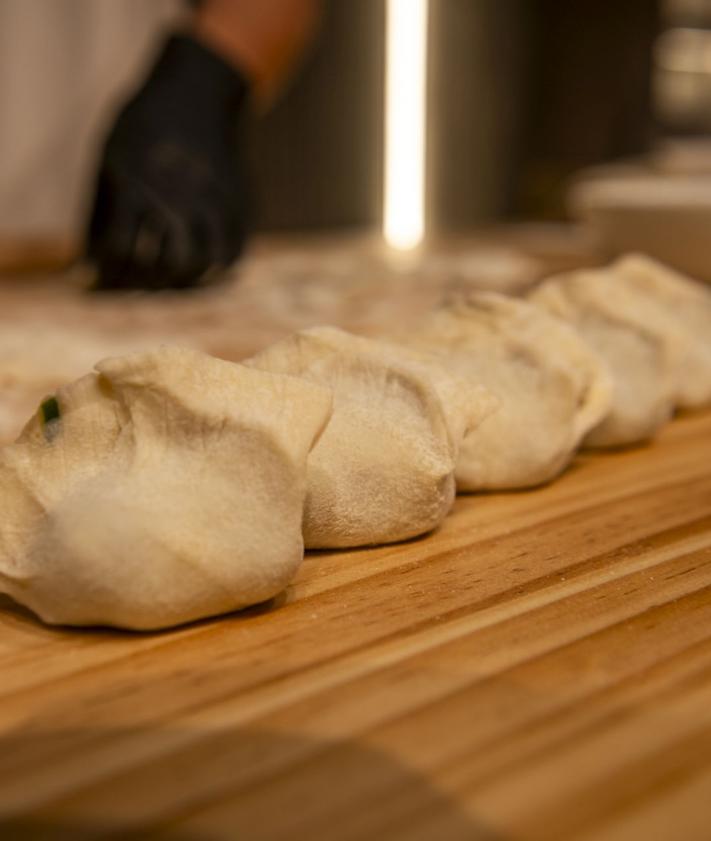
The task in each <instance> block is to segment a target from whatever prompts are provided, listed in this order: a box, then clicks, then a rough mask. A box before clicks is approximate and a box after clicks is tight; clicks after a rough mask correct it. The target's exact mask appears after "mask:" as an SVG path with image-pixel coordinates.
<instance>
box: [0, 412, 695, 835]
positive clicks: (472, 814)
mask: <svg viewBox="0 0 711 841" xmlns="http://www.w3.org/2000/svg"><path fill="white" fill-rule="evenodd" d="M278 602H279V603H278V604H274V605H270V606H266V607H264V608H260V609H255V610H251V611H247V612H246V613H243V614H239V615H233V616H229V617H226V618H223V619H218V620H214V621H208V622H203V623H199V624H196V625H192V626H189V627H185V628H182V629H179V630H176V631H173V632H168V633H161V634H150V635H137V634H128V633H119V632H113V631H69V630H56V629H51V628H47V627H43V626H42V625H41V624H39V623H38V622H37V621H35V620H34V619H33V618H32V617H31V616H30V615H29V614H27V613H26V612H24V611H23V610H21V609H19V608H16V607H14V606H13V605H12V604H11V603H10V602H9V600H2V601H0V815H1V816H2V817H0V837H2V838H3V839H5V838H8V839H13V841H14V839H20V838H42V839H46V838H55V837H56V838H60V837H61V838H66V839H72V841H73V839H85V838H104V837H115V838H117V839H118V838H120V839H136V838H161V839H162V838H166V839H175V841H182V840H183V839H184V841H193V840H194V841H197V840H198V839H200V840H201V841H202V839H213V838H215V839H218V838H219V839H237V838H239V839H242V838H244V839H249V841H266V839H268V840H269V841H275V839H308V840H309V841H320V840H321V839H323V841H335V839H338V841H342V839H343V840H345V839H349V840H350V839H388V841H393V839H396V840H398V841H399V840H400V839H407V840H408V841H411V839H416V840H419V841H424V840H425V839H427V841H429V840H430V839H437V840H438V841H440V840H441V841H453V839H468V841H478V840H479V839H481V841H504V839H516V841H519V839H521V841H523V839H525V841H529V840H530V841H569V840H570V839H585V841H593V839H595V840H596V841H603V839H604V841H618V839H619V841H623V839H624V841H636V839H644V841H672V840H673V841H676V840H677V839H684V841H694V840H695V839H698V840H699V841H702V840H703V841H706V839H708V838H709V831H710V830H709V817H710V816H711V808H710V807H709V803H710V802H711V414H710V413H705V414H698V415H690V416H687V417H683V418H680V419H677V420H675V421H674V422H673V423H672V424H670V425H669V426H668V427H667V428H666V429H665V430H664V432H663V434H662V435H661V437H660V439H659V440H658V441H657V442H655V443H654V444H653V445H651V446H648V447H645V448H641V449H636V450H629V451H626V452H619V453H612V454H606V455H594V456H593V455H584V456H581V457H579V458H578V460H577V461H576V462H575V464H574V465H573V467H572V469H570V470H569V471H568V472H567V473H566V474H565V476H563V477H562V478H561V479H560V480H559V481H557V482H554V483H553V484H551V485H549V486H547V487H544V488H541V489H538V490H535V491H530V492H522V493H512V494H501V495H489V496H474V497H466V498H459V499H458V500H457V503H456V506H455V508H454V512H453V514H452V516H450V517H449V518H448V520H447V521H446V522H445V524H444V526H443V527H442V528H441V529H440V530H439V531H438V532H436V533H435V534H432V535H430V536H428V537H426V538H424V539H421V540H417V541H413V542H409V543H405V544H401V545H396V546H390V547H383V548H378V549H372V550H364V551H349V552H338V553H314V554H312V555H310V556H309V557H307V559H306V561H305V563H304V565H303V568H302V570H301V573H300V574H299V576H298V579H297V581H296V582H295V584H294V585H293V586H292V587H291V588H290V590H289V591H288V593H287V594H285V596H284V597H283V598H282V599H279V600H278Z"/></svg>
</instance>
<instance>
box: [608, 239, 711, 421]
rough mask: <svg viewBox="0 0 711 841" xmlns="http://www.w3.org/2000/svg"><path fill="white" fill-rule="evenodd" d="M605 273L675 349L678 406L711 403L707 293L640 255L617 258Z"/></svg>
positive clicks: (710, 304)
mask: <svg viewBox="0 0 711 841" xmlns="http://www.w3.org/2000/svg"><path fill="white" fill-rule="evenodd" d="M609 271H610V272H611V273H612V274H613V275H614V276H615V278H616V280H617V282H618V283H621V284H623V285H624V287H625V288H626V289H627V290H629V291H630V292H632V293H634V294H637V295H639V298H640V300H644V302H645V312H647V313H648V320H647V323H648V325H650V326H652V327H653V328H655V329H658V330H659V331H660V332H662V333H663V334H665V335H666V336H667V337H668V339H669V341H670V342H672V343H673V344H674V345H675V346H676V365H675V367H674V371H673V373H672V377H673V379H674V380H675V400H676V403H677V405H678V406H679V407H680V408H682V409H696V408H699V407H701V406H706V405H708V404H709V403H711V291H709V289H708V288H706V287H704V286H702V284H700V283H697V282H695V281H693V280H691V279H690V278H688V277H685V276H684V275H682V274H679V272H676V271H674V270H673V269H670V268H668V267H667V266H665V265H663V264H662V263H659V262H658V261H657V260H653V259H652V258H651V257H645V256H644V255H642V254H628V255H626V256H625V257H621V258H620V259H618V260H616V261H615V262H614V263H613V264H612V265H611V266H610V267H609ZM651 309H653V310H654V313H653V314H650V313H649V311H650V310H651Z"/></svg>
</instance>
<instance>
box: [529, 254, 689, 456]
mask: <svg viewBox="0 0 711 841" xmlns="http://www.w3.org/2000/svg"><path fill="white" fill-rule="evenodd" d="M530 300H531V301H532V302H533V303H534V304H536V305H537V306H540V307H542V308H544V309H546V310H548V311H549V312H552V313H554V314H555V315H557V316H559V317H561V318H564V319H565V320H566V321H568V322H569V323H570V324H572V325H573V326H574V327H575V329H576V330H577V331H578V333H579V334H580V335H581V336H582V337H583V338H584V339H585V341H586V342H588V343H589V344H590V345H591V346H592V347H593V348H594V349H595V350H596V351H597V352H598V353H599V354H600V356H601V357H603V359H604V360H605V362H606V363H607V366H608V368H609V370H610V372H611V373H612V377H613V381H614V390H613V399H612V406H611V409H610V412H609V413H608V414H607V415H606V417H605V418H604V419H603V420H602V422H601V423H600V424H598V425H597V426H596V427H595V428H594V429H592V430H591V431H590V432H589V433H588V435H587V436H586V437H585V440H584V444H585V445H587V446H591V447H614V446H623V445H628V444H635V443H639V442H641V441H645V440H647V439H648V438H651V437H652V436H653V435H654V434H655V432H657V430H658V429H659V428H660V427H661V426H662V425H663V424H664V423H665V422H666V421H667V420H669V418H670V417H671V415H672V412H673V409H674V404H675V397H676V391H677V389H676V384H675V381H674V372H675V371H676V370H678V360H679V356H678V347H677V346H676V344H675V343H674V342H673V341H672V340H671V338H670V336H669V335H668V333H667V332H665V331H663V330H660V329H659V324H658V323H656V322H657V321H658V319H657V313H655V312H654V308H653V307H651V306H649V305H648V303H647V302H646V301H645V300H643V299H641V298H640V296H639V295H638V294H637V295H635V294H632V293H631V292H630V290H629V289H626V288H625V286H624V284H621V283H619V282H618V279H617V278H616V277H614V275H612V273H610V272H608V271H606V270H604V269H586V270H580V271H575V272H571V273H570V274H566V275H560V276H557V277H553V278H550V279H549V280H547V281H545V282H544V283H543V284H542V285H541V286H539V287H538V288H537V289H535V290H534V291H533V292H532V293H531V295H530Z"/></svg>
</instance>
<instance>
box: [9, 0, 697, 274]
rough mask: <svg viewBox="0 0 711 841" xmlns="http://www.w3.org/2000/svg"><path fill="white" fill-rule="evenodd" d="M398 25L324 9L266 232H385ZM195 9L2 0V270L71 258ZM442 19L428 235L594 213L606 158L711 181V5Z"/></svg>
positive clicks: (284, 106)
mask: <svg viewBox="0 0 711 841" xmlns="http://www.w3.org/2000/svg"><path fill="white" fill-rule="evenodd" d="M385 12H386V4H385V0H357V2H352V0H326V2H325V4H324V15H323V20H322V24H321V28H320V32H319V35H318V37H317V39H316V40H315V42H314V44H313V46H312V48H311V49H310V50H309V51H308V52H307V54H306V56H305V58H304V60H303V61H302V63H301V66H300V67H299V68H298V70H297V72H296V73H295V75H294V76H293V78H292V79H291V81H290V83H289V85H288V86H287V88H286V89H285V90H284V91H283V92H282V93H281V95H280V97H279V99H278V100H277V101H276V103H275V104H274V105H273V107H272V108H271V109H270V110H269V111H267V112H266V113H263V114H260V115H258V116H257V117H256V118H255V119H254V121H253V125H252V126H251V128H250V145H249V149H250V152H249V154H250V157H251V162H252V173H253V181H254V194H255V197H256V219H255V223H256V229H257V230H258V231H261V232H275V231H279V232H303V231H310V232H313V231H321V232H330V231H346V230H348V231H350V230H379V229H380V227H381V225H382V215H383V210H382V207H383V183H384V155H383V132H384V75H385ZM182 14H184V4H183V3H181V2H180V0H0V120H1V121H2V126H3V131H2V133H1V134H0V251H1V252H2V253H3V254H4V255H5V264H8V262H9V263H10V264H12V259H11V258H12V255H13V253H14V252H18V253H19V254H20V256H21V257H22V256H23V254H24V256H27V252H28V250H29V256H30V258H31V257H32V255H33V254H34V256H35V257H37V256H38V255H41V254H42V253H45V252H46V253H48V254H49V255H50V256H51V254H53V253H56V254H57V255H59V256H60V257H61V256H62V255H69V254H71V253H73V252H74V251H75V249H76V245H77V242H78V239H79V237H80V235H81V230H82V225H83V220H84V216H85V214H86V204H87V200H88V199H87V190H88V184H89V182H90V180H91V176H92V175H93V168H94V167H95V160H96V155H97V143H98V142H99V139H100V138H101V137H102V136H103V133H104V132H105V131H106V126H107V124H108V122H109V121H110V118H111V116H112V115H113V114H114V113H115V109H116V106H117V103H119V102H120V101H121V99H122V97H123V96H125V95H126V92H127V91H129V90H130V89H131V87H132V86H134V85H135V84H136V80H138V79H140V78H141V75H142V73H145V68H146V67H147V65H148V64H149V63H150V60H151V57H152V56H153V55H154V52H155V50H156V46H157V44H158V42H159V40H160V36H161V33H162V32H164V31H165V29H166V28H167V27H169V26H170V25H172V24H174V23H175V22H176V21H179V19H180V16H181V15H182ZM428 14H429V20H428V41H429V52H428V59H427V68H428V76H427V107H428V112H427V166H426V185H427V186H426V218H427V231H428V232H429V233H430V234H433V235H437V234H445V235H446V234H455V233H461V232H467V231H471V230H472V229H475V228H480V227H481V226H490V225H495V224H499V223H502V222H503V223H506V222H511V221H517V220H527V221H563V220H566V219H569V218H570V214H571V207H572V210H573V212H574V213H577V214H578V215H582V216H585V210H586V207H582V210H581V206H584V205H585V203H586V199H585V197H584V198H583V201H582V202H581V201H579V200H578V201H573V202H571V200H570V192H569V191H570V184H571V176H573V175H575V174H578V173H580V172H583V173H584V174H588V175H591V176H595V177H599V176H600V175H601V174H602V175H603V176H607V177H608V178H609V175H610V170H609V169H604V170H597V169H596V170H592V171H590V169H589V168H590V167H599V166H600V165H601V164H605V165H609V164H613V170H612V173H613V175H614V176H615V178H621V177H625V176H630V175H635V176H639V175H640V174H641V173H649V172H651V171H656V172H659V171H661V170H663V171H664V172H665V173H667V174H668V173H670V172H673V173H674V174H675V175H678V174H679V173H686V174H688V173H689V172H694V173H697V172H704V171H706V170H711V165H709V164H708V161H711V152H708V151H707V149H706V146H705V142H704V138H705V137H706V134H707V132H708V131H709V130H711V0H664V2H662V0H625V2H624V3H600V2H599V1H596V0H576V2H575V3H570V2H566V0H431V2H430V4H429V13H428ZM614 167H622V169H617V170H615V169H614ZM709 200H710V201H711V198H710V199H709ZM587 209H588V210H589V208H587ZM588 215H590V213H588ZM593 215H594V214H593ZM23 245H24V246H25V247H24V249H23V248H22V247H21V246H23ZM43 249H45V251H43Z"/></svg>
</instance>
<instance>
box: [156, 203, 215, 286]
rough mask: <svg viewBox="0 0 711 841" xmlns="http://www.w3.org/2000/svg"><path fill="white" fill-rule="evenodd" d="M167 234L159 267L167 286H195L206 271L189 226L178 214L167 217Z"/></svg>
mask: <svg viewBox="0 0 711 841" xmlns="http://www.w3.org/2000/svg"><path fill="white" fill-rule="evenodd" d="M166 221H167V233H166V236H165V238H164V241H163V249H162V252H161V257H160V262H159V267H160V270H161V272H162V273H163V275H164V276H165V278H166V280H167V281H169V283H168V284H167V285H170V286H171V287H172V288H176V289H184V288H187V287H189V286H194V285H195V284H196V282H197V280H198V278H199V276H200V274H201V273H202V272H203V271H204V270H205V265H204V260H203V258H202V255H201V252H200V251H199V250H198V247H197V243H196V242H195V240H194V238H193V236H192V233H191V230H190V227H189V225H188V224H187V223H186V222H185V221H184V220H183V219H182V218H181V217H180V216H178V215H177V214H171V215H170V216H168V217H167V219H166Z"/></svg>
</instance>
